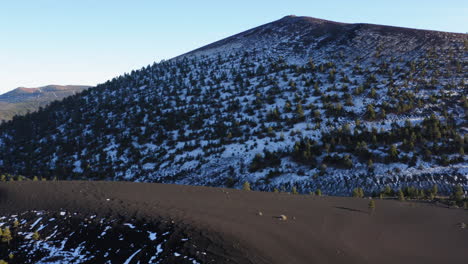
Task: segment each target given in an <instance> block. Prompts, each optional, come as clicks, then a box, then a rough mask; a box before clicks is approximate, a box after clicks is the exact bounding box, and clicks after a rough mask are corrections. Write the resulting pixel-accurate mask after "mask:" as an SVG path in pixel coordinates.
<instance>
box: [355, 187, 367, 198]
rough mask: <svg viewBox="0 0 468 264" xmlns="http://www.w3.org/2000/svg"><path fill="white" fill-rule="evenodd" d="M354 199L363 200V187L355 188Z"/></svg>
mask: <svg viewBox="0 0 468 264" xmlns="http://www.w3.org/2000/svg"><path fill="white" fill-rule="evenodd" d="M353 197H356V198H363V197H364V190H363V189H362V188H361V187H358V188H355V189H354V190H353Z"/></svg>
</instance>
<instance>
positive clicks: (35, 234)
mask: <svg viewBox="0 0 468 264" xmlns="http://www.w3.org/2000/svg"><path fill="white" fill-rule="evenodd" d="M32 239H34V240H39V239H41V236H40V235H39V232H37V231H36V232H34V234H33V235H32Z"/></svg>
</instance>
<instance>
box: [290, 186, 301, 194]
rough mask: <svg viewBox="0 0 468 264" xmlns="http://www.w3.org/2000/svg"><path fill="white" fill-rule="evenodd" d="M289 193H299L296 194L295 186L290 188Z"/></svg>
mask: <svg viewBox="0 0 468 264" xmlns="http://www.w3.org/2000/svg"><path fill="white" fill-rule="evenodd" d="M291 193H292V194H299V193H298V192H297V188H296V186H293V187H292V188H291Z"/></svg>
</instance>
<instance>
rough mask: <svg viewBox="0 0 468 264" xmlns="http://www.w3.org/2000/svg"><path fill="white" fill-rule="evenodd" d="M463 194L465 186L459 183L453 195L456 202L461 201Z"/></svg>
mask: <svg viewBox="0 0 468 264" xmlns="http://www.w3.org/2000/svg"><path fill="white" fill-rule="evenodd" d="M463 194H464V192H463V187H462V186H461V185H460V184H458V185H457V186H455V189H454V190H453V194H452V197H453V199H454V200H455V201H456V202H461V201H462V200H463Z"/></svg>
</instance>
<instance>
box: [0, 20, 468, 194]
mask: <svg viewBox="0 0 468 264" xmlns="http://www.w3.org/2000/svg"><path fill="white" fill-rule="evenodd" d="M467 59H468V36H467V35H466V34H455V33H446V32H435V31H424V30H415V29H405V28H396V27H388V26H379V25H369V24H343V23H336V22H331V21H325V20H319V19H314V18H308V17H294V16H288V17H285V18H283V19H280V20H278V21H274V22H272V23H269V24H266V25H263V26H260V27H257V28H254V29H251V30H248V31H246V32H243V33H240V34H238V35H235V36H232V37H229V38H227V39H224V40H221V41H218V42H215V43H213V44H211V45H208V46H206V47H202V48H200V49H197V50H195V51H192V52H189V53H187V54H184V55H181V56H179V57H176V58H174V59H172V60H169V61H163V62H160V63H155V64H153V65H151V66H147V67H144V68H142V69H141V70H138V71H133V72H131V73H130V74H124V75H122V76H120V77H117V78H115V79H113V80H111V81H108V82H106V83H104V84H102V85H99V86H97V87H96V88H92V89H89V90H87V91H85V92H83V93H82V94H80V95H77V96H72V97H69V98H67V99H65V100H64V101H63V102H61V103H56V104H53V105H51V106H50V107H48V108H46V109H45V110H43V111H40V112H38V113H35V114H32V115H28V116H26V117H24V118H20V119H18V120H15V121H14V122H9V123H7V124H4V125H2V126H1V127H0V132H1V134H0V139H1V142H0V143H1V144H0V150H1V151H0V160H1V164H2V166H3V168H4V171H5V172H8V173H12V174H23V175H28V176H31V175H39V176H43V177H55V176H56V177H58V178H93V179H115V180H133V181H156V182H167V183H180V184H192V185H210V186H229V187H239V186H241V185H242V183H243V182H244V181H249V182H250V183H251V185H252V187H253V188H256V189H262V190H273V188H278V189H282V188H284V189H286V190H289V189H290V188H291V187H292V186H296V187H297V188H298V189H299V190H300V191H301V192H308V191H311V190H315V189H317V188H320V189H322V191H324V192H325V193H328V194H344V195H347V194H349V193H350V191H351V190H352V189H353V188H354V187H356V186H361V187H363V188H364V189H365V190H366V191H368V192H371V191H378V190H380V189H382V188H383V187H384V186H386V185H389V186H391V187H392V188H395V189H397V188H401V187H404V186H417V187H424V188H426V187H429V186H431V185H433V184H434V183H436V184H438V185H440V189H441V191H448V190H449V189H450V188H451V186H452V185H453V184H457V183H460V184H462V185H465V186H467V184H468V179H467V177H468V176H467V175H468V163H467V157H466V155H465V154H464V152H465V151H466V150H467V149H466V148H467V146H468V145H467V143H468V136H466V130H467V125H466V114H467V108H468V102H467V98H466V94H467V82H468V80H467V77H468V76H467V69H468V65H467Z"/></svg>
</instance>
